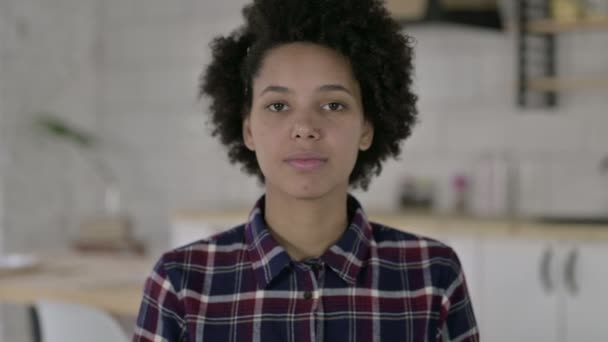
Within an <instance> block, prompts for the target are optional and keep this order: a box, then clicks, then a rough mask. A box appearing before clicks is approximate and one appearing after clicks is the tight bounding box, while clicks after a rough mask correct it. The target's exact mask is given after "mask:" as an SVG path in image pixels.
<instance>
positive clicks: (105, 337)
mask: <svg viewBox="0 0 608 342" xmlns="http://www.w3.org/2000/svg"><path fill="white" fill-rule="evenodd" d="M35 308H36V311H37V314H38V322H39V324H40V337H41V340H42V341H41V342H83V341H86V342H109V341H112V342H128V339H127V336H126V335H125V332H124V331H123V330H122V328H121V327H120V325H119V324H118V322H116V321H115V320H114V319H113V318H112V316H110V315H109V314H107V313H106V312H104V311H101V310H99V309H97V308H94V307H91V306H87V305H81V304H73V303H65V302H57V301H50V300H40V301H37V302H36V304H35Z"/></svg>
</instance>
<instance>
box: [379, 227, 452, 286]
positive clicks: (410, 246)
mask: <svg viewBox="0 0 608 342" xmlns="http://www.w3.org/2000/svg"><path fill="white" fill-rule="evenodd" d="M370 224H371V227H372V239H373V241H374V244H375V245H376V248H377V255H378V258H379V259H380V261H389V262H393V263H398V264H400V265H401V266H402V267H403V268H404V269H407V270H411V269H425V270H428V271H430V272H431V273H432V275H434V276H435V277H434V278H435V279H437V277H441V278H445V277H448V278H452V277H455V276H457V275H458V274H459V273H460V272H461V264H460V260H459V258H458V255H457V254H456V252H455V251H454V249H453V248H452V247H450V246H449V245H447V244H445V243H443V242H441V241H439V240H436V239H434V238H430V237H427V236H423V235H418V234H414V233H411V232H407V231H404V230H401V229H397V228H394V227H390V226H387V225H384V224H380V223H376V222H370Z"/></svg>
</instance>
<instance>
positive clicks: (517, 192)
mask: <svg viewBox="0 0 608 342" xmlns="http://www.w3.org/2000/svg"><path fill="white" fill-rule="evenodd" d="M247 2H248V1H244V0H231V1H219V2H218V1H201V0H198V1H195V0H176V1H170V2H169V1H159V0H145V1H144V0H120V1H118V0H105V1H101V0H19V1H17V0H1V1H0V254H1V255H3V257H2V258H3V259H2V261H1V262H0V300H2V301H3V302H4V304H2V305H0V307H1V308H2V310H0V341H6V342H18V341H33V340H43V341H44V334H45V332H44V322H45V320H44V318H43V317H41V315H40V313H39V311H37V310H35V308H36V304H37V303H39V302H38V301H39V300H41V299H54V300H58V301H65V302H70V303H73V302H77V303H80V304H85V305H87V307H94V308H96V309H98V310H101V311H102V312H104V313H110V314H112V315H113V316H112V317H114V318H118V321H119V322H120V324H122V327H123V328H124V329H125V331H126V334H129V329H132V324H133V322H134V321H133V319H134V318H133V317H134V314H135V313H136V310H137V304H138V302H139V300H140V295H141V286H142V284H143V283H142V281H143V279H144V278H145V276H146V275H147V273H148V272H149V271H150V269H151V267H152V264H153V261H154V259H156V258H158V256H159V255H160V253H162V252H163V251H165V250H167V249H169V248H172V247H176V246H179V245H182V244H184V243H187V242H189V241H194V240H195V239H198V238H201V237H204V236H206V235H208V234H211V233H213V232H216V231H219V230H222V229H225V228H228V227H229V226H231V225H235V224H238V223H241V222H243V221H244V220H245V219H246V215H247V211H248V210H249V208H250V207H251V205H252V203H253V202H254V201H255V200H256V199H257V198H258V197H259V196H260V195H261V194H262V193H263V190H262V188H261V187H260V186H259V185H258V184H257V182H256V180H255V179H253V178H250V177H247V176H244V175H243V174H242V173H241V172H240V171H239V168H238V167H236V166H234V165H230V163H229V162H228V159H227V156H226V151H225V149H224V148H223V147H222V146H221V145H220V144H219V143H218V142H217V141H216V140H215V139H213V138H212V137H211V136H210V128H209V127H207V126H206V125H205V122H206V119H207V116H206V106H207V103H206V102H205V100H202V101H199V100H198V98H197V84H198V78H199V76H200V74H201V72H202V70H203V69H204V67H205V65H207V63H209V61H210V52H209V48H208V43H209V42H210V41H211V39H212V38H213V37H215V36H217V35H219V34H228V33H229V32H231V31H232V30H233V29H234V28H236V27H237V26H239V25H240V24H241V23H242V18H241V14H240V10H241V8H242V6H243V5H244V4H245V3H247ZM387 4H388V6H389V10H391V12H392V13H393V15H394V16H395V17H396V18H397V19H398V20H399V21H400V22H402V23H403V31H404V33H406V34H408V35H410V36H412V37H414V38H415V40H416V43H415V53H416V55H415V69H416V70H415V80H414V82H415V84H416V89H417V93H418V94H419V97H420V102H419V112H420V123H419V125H418V126H417V127H415V129H414V133H413V136H412V137H411V138H410V139H409V140H407V141H406V142H405V144H404V145H403V154H402V156H401V158H400V159H399V160H397V161H393V160H391V161H389V162H387V163H386V164H385V167H384V170H383V172H382V174H381V176H379V177H378V178H376V179H374V180H373V182H372V184H371V186H370V189H369V191H367V192H361V191H354V192H353V194H354V195H355V196H356V197H357V198H358V199H359V200H360V201H361V202H362V203H363V204H364V206H365V207H366V208H367V210H368V211H369V212H370V213H372V214H371V215H370V216H372V218H377V219H378V220H379V221H380V220H382V219H383V220H384V221H386V222H391V223H393V224H394V225H398V226H399V228H403V229H406V230H410V231H414V232H419V233H421V234H425V235H428V236H432V237H436V238H438V239H441V240H444V241H446V242H447V243H449V244H451V245H453V246H454V248H455V249H456V251H457V252H458V253H459V255H460V257H461V259H462V262H463V265H464V267H465V271H466V272H467V277H468V282H469V286H470V288H471V292H472V297H473V300H474V304H475V308H476V313H477V316H478V320H479V321H480V329H481V331H482V337H485V338H484V340H488V341H513V340H517V341H598V340H608V331H607V330H606V329H605V328H604V327H603V326H602V323H603V322H602V321H601V318H602V317H605V308H606V307H608V299H607V297H608V296H606V295H604V293H605V288H608V266H607V262H608V111H607V109H606V108H607V105H608V100H607V96H608V1H606V0H580V1H579V0H552V1H549V0H528V1H520V0H512V1H510V0H504V1H492V0H443V1H441V0H438V1H430V0H429V1H422V0H420V1H399V0H391V1H388V2H387ZM117 274H118V276H117ZM69 277H75V278H74V279H75V280H71V278H69ZM114 277H116V278H117V279H114ZM78 291H79V292H78ZM70 292H71V295H70V294H69V293H70ZM76 292H78V295H76V294H75V293H76ZM119 295H122V297H120V296H119ZM117 297H120V299H119V300H118V302H119V303H116V304H114V303H111V302H112V300H113V299H112V298H114V299H115V298H117ZM32 304H34V305H32ZM66 315H67V314H66ZM581 315H584V317H582V316H581ZM589 317H592V318H589ZM593 318H597V319H599V320H600V321H593ZM41 322H43V323H42V324H41ZM49 324H50V323H49ZM484 335H485V336H484ZM41 336H42V337H41Z"/></svg>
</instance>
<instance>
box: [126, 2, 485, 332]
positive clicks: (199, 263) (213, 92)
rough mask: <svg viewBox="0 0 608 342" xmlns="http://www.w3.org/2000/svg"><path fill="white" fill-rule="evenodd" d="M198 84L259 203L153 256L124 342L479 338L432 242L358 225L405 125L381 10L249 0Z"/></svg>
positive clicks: (405, 71)
mask: <svg viewBox="0 0 608 342" xmlns="http://www.w3.org/2000/svg"><path fill="white" fill-rule="evenodd" d="M243 14H244V17H245V24H244V25H243V26H242V27H241V28H239V29H238V30H236V31H234V32H233V33H232V34H231V35H229V36H227V37H218V38H216V39H215V40H214V41H213V43H212V45H211V48H212V51H213V60H212V62H211V64H210V65H209V66H208V67H207V69H206V71H205V73H204V74H203V77H202V78H201V96H206V97H208V98H209V100H210V113H211V123H212V124H213V127H214V131H213V135H214V136H219V138H220V139H221V141H222V143H223V144H224V145H225V146H226V147H227V149H228V155H229V158H230V160H231V161H232V162H233V163H239V164H241V165H242V168H243V170H244V171H245V172H246V173H249V174H252V175H255V176H257V177H258V178H259V179H260V181H261V183H262V184H263V185H264V189H265V194H264V196H262V197H261V198H260V199H259V200H258V201H257V203H256V204H255V205H254V207H253V209H252V211H251V214H250V217H249V220H248V221H247V222H246V223H244V224H242V225H240V226H237V227H234V228H232V229H230V230H228V231H226V232H223V233H220V234H218V235H215V236H213V237H211V238H208V239H204V240H201V241H197V242H193V243H191V244H189V245H187V246H184V247H181V248H178V249H175V250H173V251H170V252H167V253H165V254H164V255H163V256H162V258H161V259H160V260H159V261H158V263H157V264H156V266H155V268H154V270H153V272H152V274H151V275H150V277H149V278H148V280H147V282H146V286H145V290H144V297H143V301H142V305H141V311H140V315H139V318H138V323H137V328H136V332H135V336H134V338H133V341H264V342H266V341H397V340H398V341H448V340H458V341H478V339H479V337H478V330H477V326H476V321H475V317H474V314H473V310H472V306H471V302H470V299H469V296H468V292H467V288H466V282H465V278H464V274H463V271H462V268H461V265H460V262H459V260H458V257H457V256H456V254H455V253H454V251H453V250H452V249H451V248H450V247H448V246H446V245H444V244H442V243H440V242H438V241H435V240H432V239H429V238H426V237H421V236H417V235H413V234H410V233H406V232H403V231H400V230H397V229H393V228H390V227H387V226H384V225H381V224H378V223H373V222H370V221H368V219H367V217H366V215H365V212H364V210H363V208H362V207H361V205H360V203H359V202H358V201H357V200H356V199H355V198H354V197H353V196H351V195H349V193H348V189H349V187H351V186H352V187H360V188H362V189H367V187H368V185H369V182H370V179H371V177H372V176H373V175H378V174H379V173H380V171H381V169H382V162H383V161H384V160H386V159H387V158H388V157H396V156H398V155H399V153H400V143H401V142H402V141H403V140H404V139H406V138H407V137H408V136H409V135H410V132H411V128H412V126H413V125H414V123H415V121H416V115H417V111H416V107H415V104H416V96H415V95H414V94H413V93H412V89H411V87H412V82H411V79H412V53H413V52H412V47H411V40H410V39H409V38H408V37H405V36H403V35H402V34H401V33H400V28H399V26H398V24H397V23H396V22H394V21H393V20H392V19H391V18H390V16H389V14H388V12H387V11H386V9H385V8H384V7H383V4H382V2H381V1H379V0H356V1H345V0H316V1H310V0H309V1H304V0H255V1H254V2H253V4H251V5H249V6H246V7H245V9H244V10H243Z"/></svg>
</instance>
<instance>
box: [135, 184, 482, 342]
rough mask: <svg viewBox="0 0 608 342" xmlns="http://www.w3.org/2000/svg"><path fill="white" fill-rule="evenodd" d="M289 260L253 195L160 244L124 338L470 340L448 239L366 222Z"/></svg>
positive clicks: (352, 204)
mask: <svg viewBox="0 0 608 342" xmlns="http://www.w3.org/2000/svg"><path fill="white" fill-rule="evenodd" d="M348 212H349V225H348V227H346V230H345V232H344V233H343V235H342V236H341V238H340V239H339V240H338V241H337V242H336V244H335V245H333V246H332V247H330V248H329V249H328V250H327V251H326V252H325V253H324V254H323V255H321V256H320V257H318V258H312V259H308V260H305V261H300V262H297V261H294V260H292V259H291V258H290V256H289V255H288V254H287V253H286V252H285V250H284V249H283V248H282V247H281V246H280V245H279V244H278V243H277V241H276V240H275V239H274V238H273V237H272V236H271V234H270V233H269V231H268V227H267V226H266V222H265V220H264V197H262V198H261V199H260V200H259V201H258V202H257V204H256V205H255V207H254V209H253V210H252V211H251V214H250V217H249V220H248V222H247V223H245V224H243V225H240V226H237V227H234V228H232V229H230V230H228V231H225V232H223V233H220V234H217V235H215V236H213V237H211V238H208V239H204V240H201V241H197V242H194V243H192V244H189V245H187V246H184V247H181V248H178V249H175V250H173V251H170V252H167V253H165V254H164V255H163V256H162V257H161V258H160V260H159V261H158V262H157V264H156V265H155V267H154V270H153V271H152V273H151V275H150V276H149V277H148V279H147V280H146V283H145V287H144V294H143V300H142V303H141V308H140V312H139V317H138V320H137V326H136V329H135V333H134V336H133V342H148V341H150V342H152V341H171V342H173V341H192V342H194V341H198V342H200V341H205V342H206V341H222V342H224V341H229V342H230V341H233V342H248V341H262V342H271V341H281V342H283V341H285V342H296V341H298V342H299V341H307V342H308V341H335V342H337V341H361V342H367V341H370V342H371V341H403V342H414V341H478V340H479V334H478V329H477V325H476V320H475V316H474V314H473V309H472V305H471V301H470V298H469V295H468V292H467V286H466V281H465V276H464V274H463V271H462V267H461V264H460V262H459V259H458V257H457V255H456V254H455V252H454V251H453V250H452V249H451V248H450V247H448V246H446V245H444V244H442V243H440V242H438V241H436V240H433V239H429V238H425V237H421V236H417V235H413V234H410V233H407V232H403V231H400V230H397V229H393V228H390V227H387V226H384V225H381V224H378V223H373V222H369V221H368V219H367V217H366V215H365V213H364V211H363V209H362V208H361V206H360V204H359V203H358V202H357V200H356V199H355V198H354V197H352V196H350V195H349V196H348Z"/></svg>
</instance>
